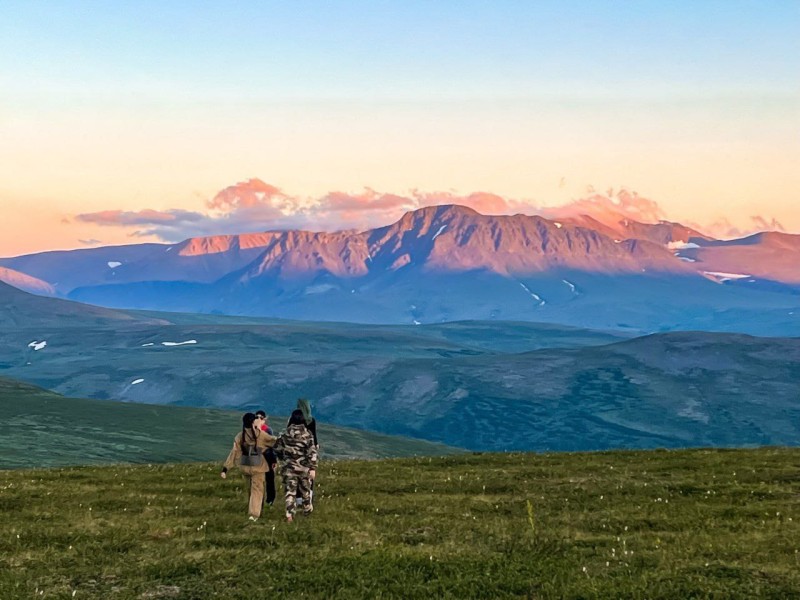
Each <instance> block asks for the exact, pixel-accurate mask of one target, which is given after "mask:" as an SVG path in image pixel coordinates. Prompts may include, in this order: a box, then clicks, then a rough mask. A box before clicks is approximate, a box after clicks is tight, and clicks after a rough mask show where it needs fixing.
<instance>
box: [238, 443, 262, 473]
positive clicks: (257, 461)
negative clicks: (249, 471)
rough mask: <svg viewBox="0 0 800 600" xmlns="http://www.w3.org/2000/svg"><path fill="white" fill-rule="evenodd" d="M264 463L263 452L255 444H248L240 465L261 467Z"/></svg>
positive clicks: (244, 449)
mask: <svg viewBox="0 0 800 600" xmlns="http://www.w3.org/2000/svg"><path fill="white" fill-rule="evenodd" d="M261 461H262V456H261V452H259V450H258V447H257V446H256V445H255V444H247V445H246V446H244V447H243V448H242V458H241V459H240V460H239V464H240V465H241V466H243V467H260V466H261Z"/></svg>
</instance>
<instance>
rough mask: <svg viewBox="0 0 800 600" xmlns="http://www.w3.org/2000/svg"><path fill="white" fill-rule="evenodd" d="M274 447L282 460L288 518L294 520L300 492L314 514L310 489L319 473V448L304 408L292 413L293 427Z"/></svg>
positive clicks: (305, 508) (307, 509)
mask: <svg viewBox="0 0 800 600" xmlns="http://www.w3.org/2000/svg"><path fill="white" fill-rule="evenodd" d="M274 450H275V454H276V455H277V456H278V458H279V459H280V460H281V475H282V476H283V489H284V492H285V493H286V496H285V501H286V520H287V521H289V522H290V523H291V522H292V520H293V519H294V512H295V504H296V500H297V496H298V494H300V497H302V499H303V514H304V515H310V514H311V511H312V510H314V507H313V506H312V504H311V493H310V492H311V482H312V481H313V480H314V478H315V477H316V474H317V473H316V470H317V447H316V445H315V444H314V436H313V435H311V432H310V431H308V429H307V428H306V422H305V419H304V418H303V412H302V411H301V410H295V411H294V412H292V416H291V417H290V418H289V426H288V427H287V428H286V431H285V432H284V433H283V434H281V436H280V437H279V438H278V441H277V442H276V443H275V447H274Z"/></svg>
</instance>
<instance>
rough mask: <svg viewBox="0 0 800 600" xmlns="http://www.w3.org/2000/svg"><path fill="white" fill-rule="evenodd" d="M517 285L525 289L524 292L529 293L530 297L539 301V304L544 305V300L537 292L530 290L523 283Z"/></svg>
mask: <svg viewBox="0 0 800 600" xmlns="http://www.w3.org/2000/svg"><path fill="white" fill-rule="evenodd" d="M519 285H520V287H521V288H522V289H523V290H525V291H526V292H528V294H530V296H531V298H533V299H534V300H536V301H537V302H538V303H539V306H544V305H545V301H544V300H542V297H541V296H539V295H538V294H535V293H533V292H532V291H530V290H529V289H528V286H526V285H525V284H524V283H520V284H519Z"/></svg>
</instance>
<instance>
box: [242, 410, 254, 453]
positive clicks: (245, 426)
mask: <svg viewBox="0 0 800 600" xmlns="http://www.w3.org/2000/svg"><path fill="white" fill-rule="evenodd" d="M255 421H256V416H255V415H254V414H253V413H251V412H249V413H244V416H243V417H242V439H241V441H240V442H239V445H240V446H241V447H242V452H246V450H245V445H244V439H245V437H247V431H248V430H249V431H250V432H252V431H253V423H255Z"/></svg>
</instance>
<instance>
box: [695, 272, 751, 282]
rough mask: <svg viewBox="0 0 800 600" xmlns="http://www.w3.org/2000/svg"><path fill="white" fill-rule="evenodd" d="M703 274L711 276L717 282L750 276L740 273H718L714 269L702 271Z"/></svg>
mask: <svg viewBox="0 0 800 600" xmlns="http://www.w3.org/2000/svg"><path fill="white" fill-rule="evenodd" d="M703 274H704V275H708V276H709V277H711V278H713V279H714V280H716V281H717V283H725V282H726V281H731V280H737V279H747V278H748V277H751V276H750V275H742V274H741V273H719V272H716V271H703Z"/></svg>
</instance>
